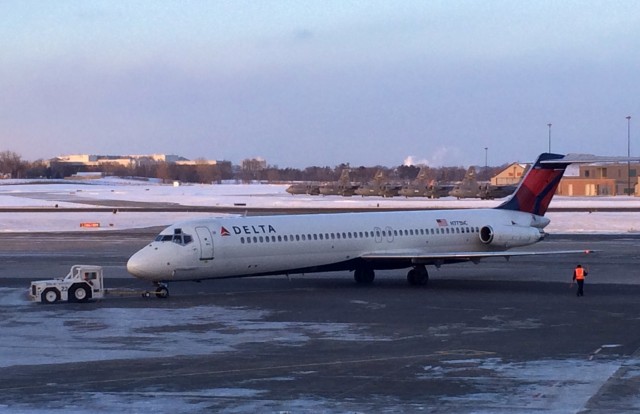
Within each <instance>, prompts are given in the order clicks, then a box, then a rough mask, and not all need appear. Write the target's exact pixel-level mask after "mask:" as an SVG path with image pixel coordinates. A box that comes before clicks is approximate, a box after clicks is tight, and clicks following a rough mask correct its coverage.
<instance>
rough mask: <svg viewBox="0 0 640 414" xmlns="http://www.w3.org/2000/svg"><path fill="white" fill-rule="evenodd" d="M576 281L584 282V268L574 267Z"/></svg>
mask: <svg viewBox="0 0 640 414" xmlns="http://www.w3.org/2000/svg"><path fill="white" fill-rule="evenodd" d="M575 272H576V280H584V268H583V267H576V270H575Z"/></svg>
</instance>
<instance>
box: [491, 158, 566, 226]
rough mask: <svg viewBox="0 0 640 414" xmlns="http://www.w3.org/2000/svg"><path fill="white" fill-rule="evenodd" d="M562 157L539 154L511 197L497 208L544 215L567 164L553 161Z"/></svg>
mask: <svg viewBox="0 0 640 414" xmlns="http://www.w3.org/2000/svg"><path fill="white" fill-rule="evenodd" d="M563 158H564V155H560V154H550V153H544V154H541V155H540V156H539V157H538V159H537V160H536V162H535V163H534V164H533V166H532V167H531V169H530V170H529V172H528V173H527V174H526V175H525V177H524V179H523V180H522V182H521V183H520V185H519V186H518V188H517V189H516V191H515V192H514V193H513V195H512V196H511V198H510V199H509V200H507V201H505V202H504V203H502V204H501V205H499V206H498V207H497V208H498V209H504V210H515V211H522V212H525V213H531V214H536V215H538V216H544V214H545V213H546V212H547V208H548V207H549V203H550V202H551V199H552V198H553V195H554V194H555V192H556V189H557V188H558V184H560V180H561V179H562V175H563V174H564V171H565V169H566V168H567V165H569V164H568V163H566V162H562V161H558V162H553V161H554V160H561V159H563Z"/></svg>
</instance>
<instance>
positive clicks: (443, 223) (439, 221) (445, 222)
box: [436, 219, 449, 227]
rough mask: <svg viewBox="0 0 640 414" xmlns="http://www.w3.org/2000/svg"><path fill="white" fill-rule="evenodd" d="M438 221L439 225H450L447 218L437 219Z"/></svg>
mask: <svg viewBox="0 0 640 414" xmlns="http://www.w3.org/2000/svg"><path fill="white" fill-rule="evenodd" d="M436 223H438V226H440V227H446V226H448V225H449V223H447V220H445V219H436Z"/></svg>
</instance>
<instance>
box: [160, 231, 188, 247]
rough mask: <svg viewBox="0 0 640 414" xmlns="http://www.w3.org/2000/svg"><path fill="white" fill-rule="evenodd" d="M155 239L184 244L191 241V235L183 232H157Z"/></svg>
mask: <svg viewBox="0 0 640 414" xmlns="http://www.w3.org/2000/svg"><path fill="white" fill-rule="evenodd" d="M155 241H157V242H173V243H175V244H179V245H181V246H185V245H187V244H189V243H191V242H192V241H193V237H191V236H190V235H188V234H184V233H176V234H159V235H158V236H157V237H156V239H155Z"/></svg>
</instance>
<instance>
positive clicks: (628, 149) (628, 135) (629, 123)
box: [627, 115, 631, 196]
mask: <svg viewBox="0 0 640 414" xmlns="http://www.w3.org/2000/svg"><path fill="white" fill-rule="evenodd" d="M629 158H631V115H629V116H627V192H628V193H629V196H631V160H630V159H629Z"/></svg>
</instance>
